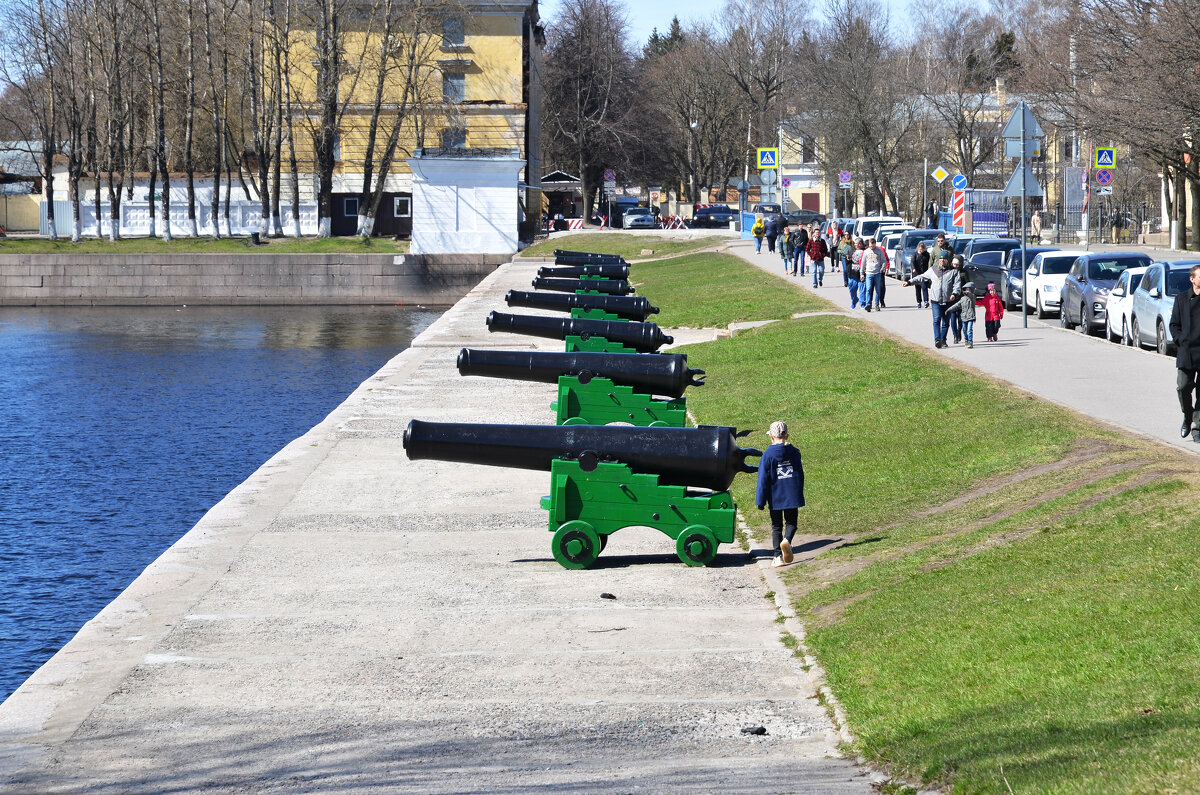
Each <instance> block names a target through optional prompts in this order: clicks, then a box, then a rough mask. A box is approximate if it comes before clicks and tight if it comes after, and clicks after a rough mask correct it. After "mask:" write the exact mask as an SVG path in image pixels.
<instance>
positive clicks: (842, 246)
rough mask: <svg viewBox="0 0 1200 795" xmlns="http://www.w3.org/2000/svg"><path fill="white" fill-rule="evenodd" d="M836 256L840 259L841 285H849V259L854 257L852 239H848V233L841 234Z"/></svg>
mask: <svg viewBox="0 0 1200 795" xmlns="http://www.w3.org/2000/svg"><path fill="white" fill-rule="evenodd" d="M837 255H838V258H839V259H841V261H842V286H843V287H849V286H850V260H851V259H852V258H853V257H854V241H853V240H851V239H850V233H849V232H845V233H843V234H842V239H841V242H839V243H838V247H837Z"/></svg>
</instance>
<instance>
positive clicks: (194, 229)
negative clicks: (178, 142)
mask: <svg viewBox="0 0 1200 795" xmlns="http://www.w3.org/2000/svg"><path fill="white" fill-rule="evenodd" d="M185 5H186V6H187V68H186V83H187V102H186V104H187V107H186V108H185V109H184V110H185V114H186V115H185V118H184V129H183V171H184V174H186V176H187V217H188V229H189V233H190V234H191V236H192V237H199V236H200V229H199V227H198V226H197V224H196V167H195V163H194V162H193V160H192V148H193V146H192V143H193V142H192V138H193V136H194V134H195V128H196V18H195V11H194V9H193V6H192V3H190V2H189V3H186V4H185Z"/></svg>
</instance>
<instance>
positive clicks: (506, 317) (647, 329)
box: [486, 312, 675, 353]
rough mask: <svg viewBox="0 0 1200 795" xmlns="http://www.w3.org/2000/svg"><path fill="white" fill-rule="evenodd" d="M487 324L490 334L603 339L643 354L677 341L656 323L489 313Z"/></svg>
mask: <svg viewBox="0 0 1200 795" xmlns="http://www.w3.org/2000/svg"><path fill="white" fill-rule="evenodd" d="M486 322H487V327H488V331H507V332H509V333H511V334H528V335H530V336H533V337H546V338H548V339H559V340H565V339H566V338H567V337H569V336H575V337H579V338H581V339H584V340H587V339H591V338H592V337H602V338H604V339H606V340H608V341H609V342H619V343H621V344H622V345H627V346H628V347H630V348H633V349H634V350H635V351H638V352H640V353H653V352H654V351H656V350H658V348H659V346H661V345H669V344H670V343H672V342H674V341H675V338H674V337H672V336H670V335H668V334H663V332H662V329H660V328H659V327H658V326H657V325H655V324H654V323H637V322H634V321H624V320H584V319H582V318H573V317H568V318H560V317H545V316H543V315H510V314H508V313H506V312H489V313H488V316H487V321H486Z"/></svg>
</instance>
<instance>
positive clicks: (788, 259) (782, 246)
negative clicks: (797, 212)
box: [779, 222, 795, 276]
mask: <svg viewBox="0 0 1200 795" xmlns="http://www.w3.org/2000/svg"><path fill="white" fill-rule="evenodd" d="M793 235H794V233H793V232H792V230H791V229H789V228H788V225H787V223H786V222H785V223H784V225H783V229H782V230H781V231H780V233H779V256H780V257H782V258H783V273H784V275H785V276H786V275H787V274H788V273H790V272H791V267H792V241H793V240H794V239H795V238H794V237H793Z"/></svg>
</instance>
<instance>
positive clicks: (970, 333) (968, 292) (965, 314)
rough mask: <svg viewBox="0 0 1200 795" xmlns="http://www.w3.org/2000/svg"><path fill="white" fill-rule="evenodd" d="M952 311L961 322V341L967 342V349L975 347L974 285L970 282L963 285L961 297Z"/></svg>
mask: <svg viewBox="0 0 1200 795" xmlns="http://www.w3.org/2000/svg"><path fill="white" fill-rule="evenodd" d="M954 311H955V312H956V313H957V314H958V316H959V320H960V321H961V322H962V333H963V339H965V340H966V341H967V347H968V348H974V347H975V285H974V283H972V282H967V283H966V284H964V285H963V294H962V297H961V298H959V299H958V303H957V304H955V306H954Z"/></svg>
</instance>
